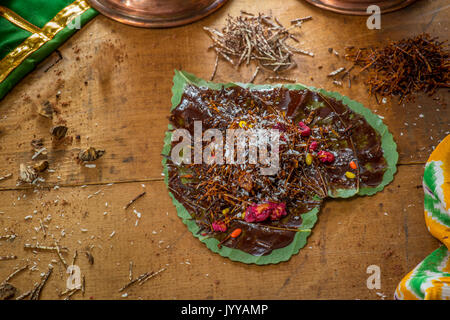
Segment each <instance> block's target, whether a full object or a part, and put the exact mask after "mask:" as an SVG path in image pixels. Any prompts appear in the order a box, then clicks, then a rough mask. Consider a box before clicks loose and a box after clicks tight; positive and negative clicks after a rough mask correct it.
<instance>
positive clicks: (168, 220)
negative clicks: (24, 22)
mask: <svg viewBox="0 0 450 320" xmlns="http://www.w3.org/2000/svg"><path fill="white" fill-rule="evenodd" d="M241 9H244V10H246V11H248V12H253V13H257V12H265V13H268V12H271V13H272V14H273V15H275V16H277V17H278V18H279V20H280V21H281V22H282V23H283V24H285V25H289V21H290V20H291V19H294V18H298V17H304V16H308V15H312V16H313V20H311V21H308V22H306V23H304V25H303V26H302V28H301V29H300V30H299V31H298V33H299V38H300V40H301V43H300V44H299V46H301V48H304V49H305V50H309V51H312V52H314V53H315V56H314V57H309V56H303V55H297V56H296V57H295V59H296V61H297V63H298V67H297V68H296V69H294V70H292V71H291V72H290V73H288V74H287V75H286V76H287V77H291V78H295V79H297V81H298V82H300V83H304V84H308V85H312V86H315V87H320V88H324V89H327V90H335V91H340V92H341V93H342V94H344V95H347V96H348V97H350V98H352V99H354V100H358V101H360V102H362V103H363V104H364V105H365V106H366V107H368V108H370V109H372V110H373V111H374V112H376V113H377V114H379V115H380V116H382V117H384V121H385V123H386V124H387V125H388V127H389V129H390V131H391V132H392V133H393V135H394V138H395V140H396V142H397V144H398V151H399V155H400V159H399V165H398V173H397V174H396V176H395V178H394V181H393V182H392V183H391V184H390V185H389V186H388V187H387V188H385V190H384V191H382V192H380V193H378V194H376V195H375V196H372V197H355V198H351V199H348V200H331V201H327V202H326V204H325V206H324V207H323V208H322V210H321V212H320V215H319V219H318V222H317V224H316V226H315V228H314V230H313V232H312V235H311V236H310V238H309V240H308V243H307V245H306V246H305V247H304V248H303V249H302V250H301V251H300V253H299V254H297V255H295V256H293V257H292V258H291V259H290V260H289V261H288V262H284V263H280V264H277V265H269V266H255V265H245V264H242V263H239V262H232V261H230V260H228V259H226V258H222V257H221V256H219V255H217V254H214V253H212V252H210V251H209V250H208V249H207V248H206V247H205V246H204V245H203V244H202V243H201V242H200V241H198V240H197V239H195V238H194V237H193V236H192V234H191V233H190V232H189V231H188V230H187V228H186V227H185V225H184V224H183V223H182V222H181V220H180V219H179V218H178V217H177V215H176V211H175V207H174V206H173V204H172V202H171V199H170V197H169V195H168V192H167V190H166V187H165V185H164V182H163V176H162V174H161V172H162V166H161V159H162V158H161V156H160V153H161V149H162V146H163V138H164V132H165V130H166V128H167V124H168V119H167V117H168V115H169V109H170V99H171V86H172V77H173V74H174V73H173V71H174V69H183V70H186V71H189V72H191V73H194V74H196V75H197V76H199V77H203V78H209V77H210V75H211V72H212V70H213V66H214V61H215V55H214V53H213V52H212V51H211V50H208V46H209V45H210V39H209V37H208V36H207V34H206V33H205V32H204V31H203V27H204V26H214V27H217V28H220V27H221V26H222V25H223V24H224V21H225V19H226V17H227V15H228V14H230V15H233V16H234V15H238V14H239V12H240V10H241ZM448 28H449V5H448V3H447V1H445V0H442V1H441V0H439V1H438V0H436V1H418V2H417V3H416V4H414V5H412V6H410V7H408V8H406V9H404V10H401V11H398V12H395V13H391V14H387V15H383V16H382V19H381V30H369V29H368V28H367V27H366V17H357V16H344V15H339V14H335V13H330V12H326V11H322V10H320V9H318V8H315V7H312V6H311V5H309V4H307V3H305V2H304V1H299V0H289V1H280V0H266V1H249V0H230V1H229V2H228V3H227V4H226V5H225V6H224V7H223V8H222V9H220V10H219V11H218V12H216V13H214V14H212V15H211V16H209V17H207V18H205V19H203V20H201V21H198V22H196V23H193V24H190V25H187V26H183V27H178V28H172V29H139V28H134V27H130V26H126V25H122V24H119V23H117V22H114V21H112V20H110V19H108V18H106V17H104V16H101V15H99V16H98V17H96V18H95V19H93V20H92V21H91V22H90V23H89V24H88V25H86V26H85V27H84V28H83V29H81V30H80V31H79V32H77V33H76V34H75V35H74V36H73V37H72V38H71V39H69V40H68V41H67V42H66V43H65V44H64V45H62V46H61V47H60V49H59V51H60V53H61V55H62V57H63V58H62V60H60V61H58V62H56V63H55V61H57V59H56V57H57V55H56V53H55V54H53V55H52V56H50V57H49V58H48V59H47V60H46V61H44V62H43V63H41V64H40V66H39V67H38V68H37V69H36V70H35V71H34V72H32V73H31V74H29V75H28V76H27V77H26V78H25V79H24V80H23V81H22V82H21V83H20V84H18V85H17V86H16V87H15V88H14V89H13V90H12V91H11V92H10V93H9V94H8V95H7V96H6V97H5V98H4V99H3V100H2V101H0V161H1V165H0V176H3V175H5V174H8V173H12V174H13V177H12V178H10V179H7V180H3V181H1V182H0V236H2V235H6V234H15V235H16V238H15V239H14V240H13V241H4V240H1V241H0V256H5V255H16V256H17V259H15V260H10V261H0V281H3V279H4V278H6V277H7V276H8V275H9V274H11V273H12V272H13V271H14V270H15V268H16V267H21V266H24V265H26V264H28V265H29V267H30V269H31V270H27V271H24V272H23V273H20V274H18V275H16V276H15V277H14V278H13V279H12V280H11V283H12V284H13V285H14V286H16V287H17V288H18V289H19V293H23V292H25V291H28V290H30V289H32V288H33V285H34V284H35V283H36V282H38V281H39V280H40V277H41V273H45V272H46V271H47V270H48V265H49V263H51V264H52V265H53V266H54V269H53V273H52V275H51V276H50V278H49V280H48V282H47V284H46V286H45V287H44V289H43V291H42V298H44V299H61V297H59V293H60V292H62V291H64V290H65V289H66V281H67V278H68V276H69V275H68V274H66V269H65V268H64V266H63V264H62V263H61V262H60V260H59V258H58V256H57V254H56V253H55V252H44V251H39V252H37V253H36V252H33V251H32V250H26V249H24V244H36V243H39V244H42V245H47V246H53V244H54V242H55V241H58V243H59V244H60V246H64V247H67V248H68V252H67V253H65V254H64V258H65V260H66V261H67V262H68V264H70V263H71V262H72V257H73V255H74V252H75V251H77V252H78V258H77V260H76V263H75V264H76V265H78V266H79V267H80V270H81V273H82V274H83V275H84V276H85V284H86V291H85V293H84V295H83V294H82V293H81V292H78V293H76V294H75V295H73V296H72V299H123V298H125V297H122V294H123V293H125V292H126V293H128V296H127V297H126V298H127V299H140V298H142V299H383V298H385V299H392V297H393V292H394V290H395V287H396V286H397V284H398V282H399V281H400V280H401V278H402V277H403V276H404V275H405V274H406V273H407V272H409V271H410V270H411V269H412V268H413V267H415V266H416V264H417V263H419V262H420V261H421V260H422V259H423V258H425V257H426V256H427V255H428V254H429V253H431V251H433V250H434V249H436V248H437V247H438V246H439V243H438V242H437V241H436V240H435V239H434V238H433V237H432V236H431V235H430V234H429V233H428V232H427V229H426V226H425V222H424V219H423V191H422V187H421V184H422V174H423V166H424V163H425V161H426V160H427V158H428V156H429V154H430V153H431V151H432V150H433V148H434V147H435V146H436V145H437V144H438V143H439V141H440V140H442V139H443V138H444V137H445V136H446V135H447V134H449V130H450V129H449V123H450V121H449V120H450V113H449V110H448V107H447V106H446V104H445V100H446V99H447V98H448V91H446V90H441V91H439V92H438V94H437V95H436V96H435V97H438V98H439V100H437V99H432V98H430V97H427V96H418V97H417V98H416V100H415V102H411V103H408V104H405V105H398V104H397V102H396V100H394V99H388V100H387V102H386V103H381V104H378V103H377V102H376V101H375V99H373V98H370V97H369V96H368V94H367V92H366V88H365V87H364V85H363V84H362V82H363V77H362V76H361V77H359V79H358V81H357V82H354V83H353V85H352V87H351V88H347V86H346V85H344V86H343V87H336V86H335V85H334V84H333V83H332V81H331V80H330V78H328V77H327V74H328V73H329V72H331V71H333V70H335V69H337V68H338V67H341V66H347V67H348V66H349V63H348V62H346V61H345V60H344V59H343V58H342V55H343V52H344V47H345V46H349V45H354V46H358V47H367V46H370V45H381V44H385V43H386V42H387V41H388V40H389V39H394V40H399V39H401V38H404V37H407V36H413V35H416V34H418V33H421V32H428V33H430V34H432V35H436V36H439V37H440V38H441V40H445V39H447V38H448V34H449V30H448ZM328 48H333V49H335V50H336V51H337V52H339V53H340V56H339V57H338V56H335V55H333V54H330V53H329V52H328ZM319 66H322V68H321V69H319ZM254 70H255V66H254V65H251V66H250V67H245V66H244V67H242V68H241V69H240V70H235V69H233V68H232V67H230V66H229V65H228V64H227V63H226V62H225V61H220V63H219V67H218V70H217V74H216V78H215V80H216V81H220V82H223V81H241V82H247V81H248V80H249V79H250V78H251V76H252V74H253V72H254ZM264 81H265V78H264V77H263V76H261V75H260V76H258V77H257V78H256V80H255V83H263V82H264ZM46 101H50V102H51V103H53V104H54V105H55V106H56V107H57V108H58V109H59V114H58V116H57V117H55V118H54V119H53V120H50V119H47V118H44V117H41V116H39V115H38V113H37V111H38V110H39V108H40V107H41V106H42V105H43V103H44V102H46ZM60 122H65V123H66V124H67V126H68V127H69V131H68V135H69V136H72V137H73V138H74V139H73V142H72V143H71V144H70V143H69V144H63V145H59V146H55V145H52V141H51V138H50V135H49V129H50V127H52V126H53V125H54V124H56V123H60ZM77 135H79V136H80V139H79V140H77V139H76V138H75V137H76V136H77ZM36 138H44V143H45V146H46V148H47V149H48V154H47V155H46V156H41V157H40V158H38V159H45V158H47V159H48V161H49V162H50V169H52V170H51V171H54V172H49V173H46V174H45V175H44V178H45V182H41V183H40V186H39V187H30V186H26V185H22V186H17V185H16V180H17V177H18V171H19V165H20V164H21V163H25V164H31V163H33V161H32V160H31V157H32V155H33V154H34V151H33V150H32V148H31V146H30V142H31V140H32V139H36ZM89 146H94V147H97V148H101V149H105V150H106V154H105V155H104V156H103V157H102V158H101V159H100V160H98V161H97V162H96V167H95V168H86V167H84V166H80V165H79V164H77V162H76V161H75V157H76V155H77V154H78V152H79V151H80V149H82V148H86V147H89ZM143 191H146V195H145V196H144V197H142V198H141V199H139V200H138V201H137V202H136V203H135V204H134V205H132V206H131V207H130V208H129V209H127V210H124V206H125V205H126V204H127V203H128V202H129V201H130V200H131V199H133V198H134V197H135V196H136V195H138V194H139V193H141V192H143ZM134 210H136V211H137V212H139V213H141V218H138V217H137V214H136V213H135V212H134ZM26 216H32V218H31V219H25V217H26ZM41 221H43V223H45V224H46V225H47V228H45V229H46V236H45V237H44V232H43V231H42V230H41V229H40V223H41ZM44 221H45V222H44ZM86 250H89V251H90V252H91V254H92V256H93V257H94V264H90V263H89V262H88V259H87V257H86ZM130 262H133V266H134V267H133V274H134V277H137V276H138V275H140V274H142V273H145V272H148V271H157V270H160V269H161V268H166V270H165V271H164V272H162V273H160V274H159V275H157V276H156V277H154V278H153V279H151V280H149V281H147V282H146V283H144V284H143V285H136V286H133V287H131V288H129V289H128V290H126V291H124V292H119V289H120V288H121V287H122V286H123V285H125V284H126V283H128V282H129V279H128V277H129V264H130ZM370 265H377V266H379V267H380V270H381V288H380V289H368V288H367V285H366V283H367V282H366V281H367V278H368V277H369V276H370V275H369V274H368V273H367V272H366V271H367V267H368V266H370Z"/></svg>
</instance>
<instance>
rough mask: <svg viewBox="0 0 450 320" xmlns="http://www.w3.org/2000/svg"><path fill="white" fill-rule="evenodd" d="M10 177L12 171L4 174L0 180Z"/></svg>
mask: <svg viewBox="0 0 450 320" xmlns="http://www.w3.org/2000/svg"><path fill="white" fill-rule="evenodd" d="M11 177H12V173H8V174H5V175H4V176H3V177H0V181H2V180H6V179H8V178H11Z"/></svg>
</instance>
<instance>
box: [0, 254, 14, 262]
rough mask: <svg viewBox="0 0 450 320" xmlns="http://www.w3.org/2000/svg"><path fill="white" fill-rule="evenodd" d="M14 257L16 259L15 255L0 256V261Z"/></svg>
mask: <svg viewBox="0 0 450 320" xmlns="http://www.w3.org/2000/svg"><path fill="white" fill-rule="evenodd" d="M15 259H17V256H15V255H9V256H0V261H5V260H15Z"/></svg>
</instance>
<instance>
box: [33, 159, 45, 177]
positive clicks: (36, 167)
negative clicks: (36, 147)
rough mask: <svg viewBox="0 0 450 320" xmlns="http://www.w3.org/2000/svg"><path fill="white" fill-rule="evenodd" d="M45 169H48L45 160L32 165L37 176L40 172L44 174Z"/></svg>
mask: <svg viewBox="0 0 450 320" xmlns="http://www.w3.org/2000/svg"><path fill="white" fill-rule="evenodd" d="M47 169H48V161H47V160H42V161H39V162H38V163H36V164H34V165H33V170H34V171H35V172H36V173H38V174H39V173H41V172H44V171H45V170H47Z"/></svg>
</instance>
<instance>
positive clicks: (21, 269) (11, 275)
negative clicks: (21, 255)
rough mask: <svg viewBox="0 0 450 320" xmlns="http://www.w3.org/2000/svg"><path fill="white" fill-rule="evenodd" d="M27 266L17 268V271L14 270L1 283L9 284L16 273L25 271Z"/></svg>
mask: <svg viewBox="0 0 450 320" xmlns="http://www.w3.org/2000/svg"><path fill="white" fill-rule="evenodd" d="M27 268H28V265H25V266H23V267H22V268H19V269H17V270H15V271H14V272H13V273H11V274H10V275H9V276H8V277H7V278H6V279H5V281H3V283H7V282H9V281H10V280H11V279H12V278H14V277H15V276H16V275H17V274H18V273H20V272H22V271H23V270H25V269H27Z"/></svg>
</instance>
